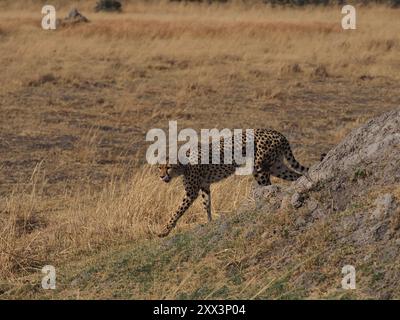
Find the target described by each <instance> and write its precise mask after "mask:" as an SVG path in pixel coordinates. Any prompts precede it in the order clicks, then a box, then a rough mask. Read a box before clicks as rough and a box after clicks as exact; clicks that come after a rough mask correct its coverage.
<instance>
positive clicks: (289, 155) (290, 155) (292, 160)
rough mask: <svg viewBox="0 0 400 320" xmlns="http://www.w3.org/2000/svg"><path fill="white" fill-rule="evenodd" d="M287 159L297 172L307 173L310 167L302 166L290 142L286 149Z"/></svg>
mask: <svg viewBox="0 0 400 320" xmlns="http://www.w3.org/2000/svg"><path fill="white" fill-rule="evenodd" d="M284 156H285V159H286V160H287V162H288V163H289V164H290V166H291V167H292V168H293V169H294V170H295V171H297V172H299V173H302V174H307V172H308V168H307V167H304V166H302V165H301V164H300V163H299V162H298V161H297V160H296V159H295V157H294V155H293V152H292V149H291V148H290V146H289V143H288V145H287V148H286V150H285V154H284Z"/></svg>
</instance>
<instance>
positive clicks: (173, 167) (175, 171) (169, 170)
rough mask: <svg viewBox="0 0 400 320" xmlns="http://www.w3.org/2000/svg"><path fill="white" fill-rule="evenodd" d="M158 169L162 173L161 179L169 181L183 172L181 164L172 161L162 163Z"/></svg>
mask: <svg viewBox="0 0 400 320" xmlns="http://www.w3.org/2000/svg"><path fill="white" fill-rule="evenodd" d="M158 171H159V173H160V179H161V180H162V181H164V182H167V183H168V182H170V181H171V179H172V178H175V177H177V176H179V175H181V174H182V173H183V172H182V166H181V165H179V164H170V163H166V164H160V165H159V166H158Z"/></svg>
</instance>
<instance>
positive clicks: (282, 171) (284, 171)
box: [270, 161, 302, 181]
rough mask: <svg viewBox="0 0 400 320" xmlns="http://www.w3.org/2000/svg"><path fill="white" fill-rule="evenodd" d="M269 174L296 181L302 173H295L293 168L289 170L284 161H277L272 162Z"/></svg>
mask: <svg viewBox="0 0 400 320" xmlns="http://www.w3.org/2000/svg"><path fill="white" fill-rule="evenodd" d="M270 171H271V175H273V176H275V177H278V178H281V179H284V180H288V181H296V180H297V179H298V178H300V177H301V176H302V175H301V174H300V173H297V172H295V171H293V170H290V169H289V168H288V167H287V166H286V165H285V164H284V163H283V161H278V162H276V163H274V164H273V165H272V166H271V168H270Z"/></svg>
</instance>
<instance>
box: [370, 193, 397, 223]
mask: <svg viewBox="0 0 400 320" xmlns="http://www.w3.org/2000/svg"><path fill="white" fill-rule="evenodd" d="M375 206H376V209H375V211H374V212H373V213H372V215H371V217H372V218H374V219H383V218H385V217H386V216H387V215H388V214H389V213H390V211H392V210H393V209H394V203H393V196H392V195H391V194H390V193H386V194H384V195H382V196H380V197H378V198H377V199H376V200H375Z"/></svg>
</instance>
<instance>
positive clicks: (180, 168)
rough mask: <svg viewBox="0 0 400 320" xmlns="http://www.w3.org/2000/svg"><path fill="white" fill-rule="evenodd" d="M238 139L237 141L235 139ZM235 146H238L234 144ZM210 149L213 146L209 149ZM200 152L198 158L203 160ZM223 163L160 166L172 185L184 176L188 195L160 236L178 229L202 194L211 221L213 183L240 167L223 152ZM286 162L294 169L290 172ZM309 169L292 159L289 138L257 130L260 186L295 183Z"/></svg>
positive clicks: (256, 170)
mask: <svg viewBox="0 0 400 320" xmlns="http://www.w3.org/2000/svg"><path fill="white" fill-rule="evenodd" d="M232 139H233V140H235V138H232ZM241 140H242V146H243V149H242V150H243V155H244V154H245V146H246V135H245V133H243V135H242V137H241ZM233 143H235V142H234V141H233ZM209 148H210V150H211V146H210V147H209ZM220 150H223V140H221V149H220ZM200 154H201V151H200V153H198V154H197V155H195V156H198V157H200ZM220 159H221V162H220V163H221V164H211V154H210V164H200V161H199V164H186V165H183V164H179V163H178V164H174V165H172V164H169V163H167V164H161V165H159V171H160V178H161V180H163V181H164V182H169V181H170V180H171V178H173V177H175V176H180V175H183V185H184V188H185V191H186V195H185V197H184V199H183V201H182V204H181V205H180V206H179V208H178V210H177V211H176V212H175V213H174V214H173V215H172V216H171V218H170V219H169V221H168V223H167V224H166V225H165V227H164V229H163V230H162V232H160V233H159V236H160V237H165V236H167V235H168V234H169V233H170V232H171V230H172V229H173V228H174V227H175V225H176V223H177V222H178V220H179V218H180V217H181V216H182V215H183V214H184V213H185V211H186V210H187V209H188V208H189V207H190V205H191V204H192V203H193V202H194V200H196V198H197V197H198V195H199V193H201V195H202V197H203V204H204V208H205V210H206V212H207V217H208V220H209V221H211V197H210V185H211V183H214V182H217V181H220V180H222V179H225V178H227V177H229V176H230V175H232V174H233V173H235V170H236V169H237V167H238V165H236V164H235V163H233V164H224V163H223V159H224V156H223V151H221V153H220ZM284 159H285V160H286V161H287V163H288V164H289V165H290V167H291V168H292V169H289V168H288V167H287V166H286V165H285V163H284ZM307 171H308V168H306V167H303V166H302V165H301V164H299V163H298V162H297V161H296V159H295V158H294V156H293V153H292V150H291V148H290V145H289V142H288V141H287V139H286V138H285V137H284V136H283V135H282V134H281V133H279V132H277V131H274V130H267V129H255V130H254V170H253V176H254V178H255V180H256V181H257V183H258V184H259V185H261V186H267V185H270V184H271V181H270V176H271V175H272V176H276V177H279V178H281V179H285V180H289V181H294V180H297V179H298V178H299V177H300V176H301V175H302V174H305V173H307Z"/></svg>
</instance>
